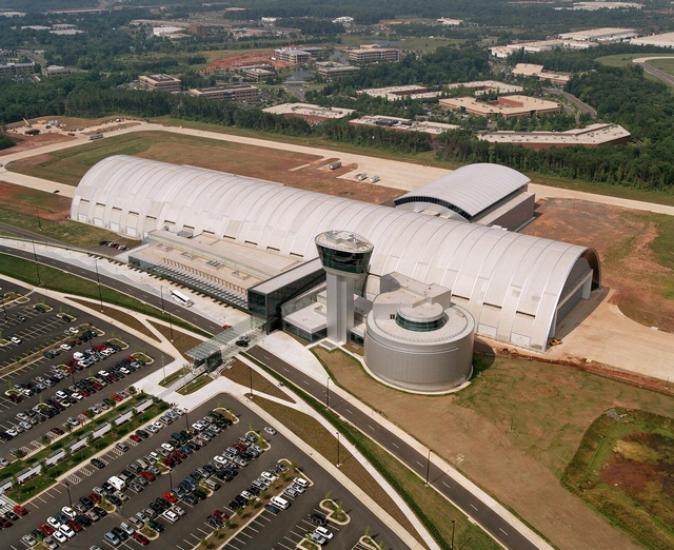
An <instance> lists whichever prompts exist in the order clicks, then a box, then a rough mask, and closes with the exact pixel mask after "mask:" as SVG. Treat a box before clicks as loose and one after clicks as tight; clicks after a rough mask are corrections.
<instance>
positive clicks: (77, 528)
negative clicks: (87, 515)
mask: <svg viewBox="0 0 674 550" xmlns="http://www.w3.org/2000/svg"><path fill="white" fill-rule="evenodd" d="M68 527H70V528H71V529H72V530H73V531H75V533H79V532H80V531H81V530H82V526H81V525H80V524H79V523H78V522H77V521H75V520H74V519H69V520H68Z"/></svg>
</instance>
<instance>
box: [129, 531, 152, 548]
mask: <svg viewBox="0 0 674 550" xmlns="http://www.w3.org/2000/svg"><path fill="white" fill-rule="evenodd" d="M133 538H134V540H135V541H136V542H137V543H139V544H140V545H142V546H147V545H148V544H150V540H149V539H148V538H147V537H146V536H144V535H141V534H140V533H139V532H138V531H136V532H135V533H134V534H133Z"/></svg>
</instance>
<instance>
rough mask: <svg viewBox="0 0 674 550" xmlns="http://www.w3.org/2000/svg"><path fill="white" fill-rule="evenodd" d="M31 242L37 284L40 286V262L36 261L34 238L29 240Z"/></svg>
mask: <svg viewBox="0 0 674 550" xmlns="http://www.w3.org/2000/svg"><path fill="white" fill-rule="evenodd" d="M31 242H32V243H33V259H34V261H35V273H36V275H37V286H42V280H41V279H40V264H39V263H38V261H37V251H36V250H35V240H33V241H31Z"/></svg>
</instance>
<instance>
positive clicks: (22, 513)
mask: <svg viewBox="0 0 674 550" xmlns="http://www.w3.org/2000/svg"><path fill="white" fill-rule="evenodd" d="M12 511H13V512H14V513H15V514H16V515H17V516H21V517H23V516H26V515H28V510H26V508H24V507H23V506H21V505H20V504H15V505H14V508H12Z"/></svg>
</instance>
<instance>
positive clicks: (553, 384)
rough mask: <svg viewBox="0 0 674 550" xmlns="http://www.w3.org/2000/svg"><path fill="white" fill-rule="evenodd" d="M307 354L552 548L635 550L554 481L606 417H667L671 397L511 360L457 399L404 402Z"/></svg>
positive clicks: (347, 363) (344, 364) (344, 367)
mask: <svg viewBox="0 0 674 550" xmlns="http://www.w3.org/2000/svg"><path fill="white" fill-rule="evenodd" d="M314 350H315V352H316V354H317V355H318V356H319V358H320V359H321V360H322V362H323V363H324V364H325V365H326V366H327V367H328V369H329V370H330V372H331V373H332V375H333V377H334V378H335V380H336V382H337V383H338V384H339V385H341V386H342V387H344V388H345V389H347V390H348V391H350V392H351V393H353V394H354V395H355V396H357V397H358V398H359V399H361V400H362V401H363V402H364V403H367V404H368V405H369V406H371V407H372V408H373V409H375V410H376V411H379V412H380V413H381V414H383V415H384V416H386V417H387V418H388V419H389V420H390V421H392V422H394V423H395V424H397V425H398V426H400V427H401V428H402V429H403V430H405V431H406V432H408V433H410V434H411V435H413V436H414V437H415V438H416V439H418V440H419V441H421V442H422V443H423V444H425V445H427V446H429V447H430V448H431V449H432V450H433V452H435V453H437V454H438V455H440V456H442V457H443V458H444V459H446V460H447V461H448V462H450V463H451V464H453V465H454V466H456V467H457V468H458V469H459V470H461V471H462V472H463V473H464V474H466V475H467V476H468V477H469V478H471V479H472V480H473V481H475V482H476V483H477V484H478V485H480V486H481V487H482V488H483V489H485V490H486V491H487V492H489V493H490V494H492V495H493V496H494V497H495V498H497V499H498V500H499V501H501V502H502V503H503V504H505V505H506V506H508V507H509V508H511V509H512V510H513V511H515V512H516V513H517V514H518V515H520V516H521V517H524V518H526V520H527V522H528V523H529V524H531V525H532V526H533V527H534V528H535V529H536V530H537V531H539V532H540V533H542V534H543V535H544V536H545V537H546V538H547V539H548V540H550V541H551V543H552V544H553V545H554V546H556V547H558V548H563V549H578V548H597V549H613V548H623V549H624V548H636V545H635V544H634V543H633V542H632V541H631V539H630V538H629V537H628V536H627V535H626V534H625V533H623V532H622V531H620V530H619V529H617V528H615V527H613V526H611V525H610V524H609V522H608V521H606V520H605V519H604V518H603V517H602V516H600V515H599V514H598V513H597V512H595V511H593V510H592V509H591V508H590V507H589V506H587V505H586V504H585V503H584V502H583V501H582V500H581V499H580V498H579V497H578V496H576V495H574V494H572V493H571V492H569V491H568V490H566V489H565V488H563V487H562V485H561V484H560V477H561V475H562V472H563V471H564V469H565V468H566V466H567V464H568V463H569V461H570V460H571V459H572V457H573V456H574V453H575V452H576V450H577V448H578V446H579V444H580V442H581V440H582V437H583V434H584V433H585V431H586V430H587V428H588V427H589V426H590V424H591V423H592V422H593V421H594V420H595V418H597V416H599V415H601V414H602V413H603V411H605V410H606V409H609V408H611V407H615V406H623V407H626V408H640V409H643V410H646V411H651V412H654V413H659V414H671V411H672V410H674V398H671V397H668V396H665V395H661V394H659V393H655V392H650V391H647V390H642V389H639V388H635V387H632V386H629V385H626V384H622V383H619V382H615V381H612V380H608V379H605V378H602V377H599V376H594V375H591V374H588V373H586V372H582V371H580V370H577V369H572V368H569V367H563V366H559V365H549V364H545V363H541V362H537V361H528V360H524V359H512V358H496V359H495V361H494V363H493V364H491V366H489V367H488V368H486V370H483V371H482V372H481V373H480V374H479V375H478V376H477V377H476V378H475V379H474V381H473V382H472V383H471V385H470V386H469V387H468V388H466V389H465V390H463V391H461V392H459V393H457V394H454V395H448V396H420V395H411V394H407V393H404V392H400V391H397V390H394V389H391V388H388V387H386V386H384V385H382V384H379V383H377V382H375V381H374V380H373V379H372V378H370V377H369V376H368V375H367V374H366V373H365V372H364V371H363V369H362V368H361V367H360V365H359V364H357V363H356V362H355V360H354V359H353V358H351V357H349V356H347V355H346V354H344V353H342V352H340V351H335V352H332V353H330V352H327V351H325V350H323V349H322V348H318V347H317V348H314ZM429 418H433V419H434V421H433V422H432V423H429V422H428V419H429Z"/></svg>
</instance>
